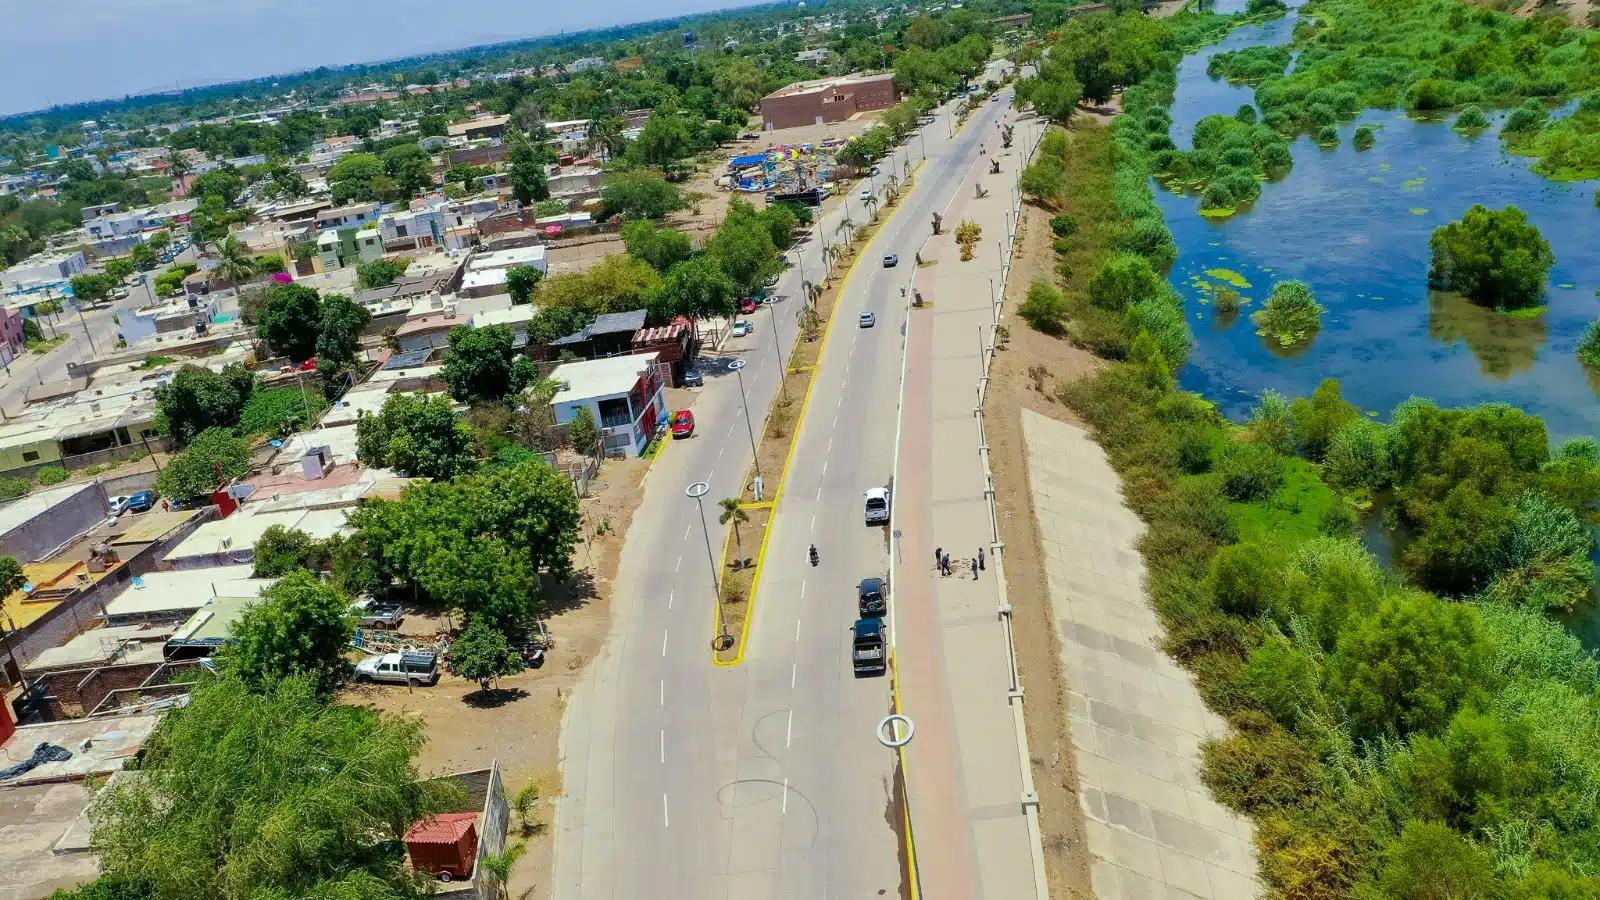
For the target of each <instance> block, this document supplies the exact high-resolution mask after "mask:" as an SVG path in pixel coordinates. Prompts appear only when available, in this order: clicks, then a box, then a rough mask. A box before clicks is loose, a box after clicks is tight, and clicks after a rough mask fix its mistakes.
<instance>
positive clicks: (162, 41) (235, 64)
mask: <svg viewBox="0 0 1600 900" xmlns="http://www.w3.org/2000/svg"><path fill="white" fill-rule="evenodd" d="M751 2H754V0H582V2H572V0H383V2H374V0H0V7H4V9H5V13H4V17H3V18H4V20H5V25H4V27H0V60H4V63H3V67H4V70H5V75H6V77H5V78H4V79H0V115H6V114H10V113H16V112H24V111H28V110H35V109H41V108H44V107H47V106H50V105H52V104H57V103H77V102H80V101H84V100H100V99H105V98H108V97H122V96H124V95H137V94H143V93H149V92H151V91H163V90H172V89H174V88H179V87H194V86H196V85H203V84H215V83H218V82H224V81H238V80H241V79H246V78H257V77H260V76H265V75H276V74H281V73H285V72H293V71H298V70H302V69H312V68H316V67H317V66H340V65H348V64H350V63H360V62H373V61H377V60H383V59H394V58H398V57H404V56H410V55H415V54H418V53H431V52H437V51H443V50H454V49H459V48H462V47H471V46H475V45H478V44H489V43H496V42H500V41H510V40H520V39H524V38H530V37H537V36H541V35H546V34H554V33H557V32H561V31H579V30H583V29H586V28H603V27H607V26H611V25H621V24H627V23H630V22H641V21H647V20H652V19H660V18H665V17H668V16H675V15H686V14H689V13H698V12H708V11H710V10H716V9H727V8H729V7H734V6H747V5H749V4H750V3H751Z"/></svg>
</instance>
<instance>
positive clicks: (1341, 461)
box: [1323, 420, 1394, 491]
mask: <svg viewBox="0 0 1600 900" xmlns="http://www.w3.org/2000/svg"><path fill="white" fill-rule="evenodd" d="M1324 458H1325V461H1326V465H1325V467H1324V469H1323V471H1324V473H1325V474H1326V476H1327V479H1328V482H1329V483H1330V484H1332V485H1333V486H1335V487H1337V488H1339V489H1341V490H1346V491H1352V490H1368V491H1375V490H1380V489H1382V488H1385V487H1388V485H1389V479H1390V478H1392V477H1393V476H1394V469H1393V467H1392V465H1391V464H1390V461H1389V436H1388V434H1387V433H1386V432H1385V430H1384V428H1383V426H1382V425H1379V424H1377V423H1375V422H1368V421H1366V420H1359V421H1351V422H1347V423H1345V424H1343V425H1341V426H1339V428H1338V430H1337V431H1335V432H1333V435H1332V437H1330V438H1329V439H1328V446H1327V453H1326V455H1325V457H1324Z"/></svg>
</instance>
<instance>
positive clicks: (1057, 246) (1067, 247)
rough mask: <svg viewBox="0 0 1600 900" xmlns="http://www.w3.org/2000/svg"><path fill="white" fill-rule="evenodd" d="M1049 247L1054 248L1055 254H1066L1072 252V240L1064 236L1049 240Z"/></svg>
mask: <svg viewBox="0 0 1600 900" xmlns="http://www.w3.org/2000/svg"><path fill="white" fill-rule="evenodd" d="M1050 249H1051V250H1054V251H1055V252H1056V254H1057V255H1060V256H1066V255H1067V254H1068V253H1071V252H1072V242H1071V241H1069V240H1067V239H1066V238H1056V239H1055V240H1054V241H1051V242H1050Z"/></svg>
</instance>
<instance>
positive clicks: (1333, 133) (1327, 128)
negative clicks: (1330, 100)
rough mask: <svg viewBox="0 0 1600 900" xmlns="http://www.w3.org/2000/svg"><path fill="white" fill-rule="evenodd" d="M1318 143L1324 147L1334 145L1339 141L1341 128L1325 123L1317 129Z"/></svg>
mask: <svg viewBox="0 0 1600 900" xmlns="http://www.w3.org/2000/svg"><path fill="white" fill-rule="evenodd" d="M1317 143H1319V144H1321V145H1322V146H1324V147H1332V146H1333V145H1335V144H1337V143H1339V129H1337V128H1335V127H1333V126H1332V125H1324V126H1322V127H1321V128H1318V129H1317Z"/></svg>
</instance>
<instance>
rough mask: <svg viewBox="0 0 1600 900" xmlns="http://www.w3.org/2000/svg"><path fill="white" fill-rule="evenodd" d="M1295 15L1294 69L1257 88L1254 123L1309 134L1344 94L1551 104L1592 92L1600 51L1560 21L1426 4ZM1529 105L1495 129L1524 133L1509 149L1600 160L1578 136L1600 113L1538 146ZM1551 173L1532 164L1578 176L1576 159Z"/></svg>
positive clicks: (1359, 98) (1424, 108) (1343, 7)
mask: <svg viewBox="0 0 1600 900" xmlns="http://www.w3.org/2000/svg"><path fill="white" fill-rule="evenodd" d="M1301 16H1302V22H1301V25H1300V27H1297V28H1296V30H1295V37H1294V41H1295V43H1294V44H1293V47H1295V48H1297V49H1298V50H1299V51H1300V56H1299V57H1298V58H1297V59H1296V61H1295V64H1294V69H1293V71H1292V72H1291V73H1289V74H1285V75H1281V76H1273V77H1269V78H1266V79H1264V80H1262V81H1260V82H1259V83H1258V84H1257V86H1256V106H1257V107H1258V108H1259V109H1260V111H1261V115H1262V120H1263V121H1264V122H1267V123H1268V124H1271V125H1272V126H1273V127H1275V128H1277V129H1279V130H1280V131H1282V132H1284V133H1285V134H1289V135H1294V134H1301V133H1308V132H1309V133H1313V134H1315V133H1316V130H1317V129H1318V128H1320V127H1321V126H1323V125H1327V124H1331V120H1330V119H1329V118H1328V113H1329V112H1330V111H1331V112H1333V113H1334V114H1335V115H1343V114H1345V111H1346V109H1347V108H1348V107H1347V106H1346V104H1349V103H1350V102H1351V101H1350V100H1349V99H1347V98H1346V96H1345V95H1352V96H1353V97H1354V105H1355V108H1380V109H1394V108H1404V109H1406V110H1410V111H1417V112H1434V111H1440V110H1447V109H1450V108H1452V107H1455V106H1460V105H1463V104H1470V105H1478V104H1487V103H1493V104H1495V105H1502V104H1504V105H1513V104H1517V103H1521V102H1523V101H1527V100H1530V99H1535V98H1539V99H1548V100H1560V99H1564V98H1568V97H1572V96H1574V95H1582V94H1584V93H1586V92H1589V91H1593V90H1594V89H1596V88H1600V52H1597V48H1596V46H1595V44H1594V38H1593V36H1592V32H1590V31H1588V30H1586V29H1581V28H1574V27H1571V26H1569V25H1568V24H1567V22H1566V21H1565V20H1563V19H1561V18H1559V17H1543V18H1534V19H1519V18H1515V17H1512V16H1510V15H1506V14H1504V13H1500V12H1495V11H1492V10H1488V9H1474V8H1472V7H1468V6H1463V5H1458V4H1454V3H1439V2H1427V0H1382V2H1379V0H1313V2H1311V3H1308V4H1306V5H1305V6H1304V7H1302V9H1301ZM1219 55H1220V54H1219ZM1231 64H1232V62H1231V61H1230V63H1229V65H1231ZM1535 105H1537V107H1538V108H1537V111H1536V110H1535V108H1534V107H1532V106H1530V107H1528V110H1527V112H1526V113H1523V114H1522V115H1521V116H1520V117H1517V116H1515V115H1514V118H1517V119H1518V121H1516V122H1515V123H1511V122H1508V125H1514V126H1515V127H1508V128H1507V129H1506V130H1505V131H1504V132H1503V135H1504V136H1505V137H1506V138H1507V142H1508V144H1511V143H1513V139H1516V138H1517V135H1519V134H1522V135H1527V136H1528V137H1526V138H1523V139H1521V140H1522V141H1523V143H1522V145H1521V146H1514V149H1516V150H1517V151H1518V152H1522V153H1527V154H1529V155H1533V156H1538V157H1540V158H1541V159H1542V158H1544V157H1545V156H1547V155H1548V154H1550V153H1552V152H1560V151H1566V152H1567V153H1568V155H1569V156H1570V155H1574V154H1577V155H1582V156H1587V157H1590V158H1592V159H1596V160H1600V145H1596V146H1587V145H1584V142H1583V141H1581V140H1577V139H1576V138H1579V137H1581V136H1585V135H1592V134H1595V133H1597V132H1600V117H1597V118H1596V119H1594V120H1585V119H1579V118H1578V117H1573V118H1574V119H1575V121H1574V122H1573V123H1572V124H1571V125H1568V126H1566V127H1565V128H1564V129H1563V130H1565V131H1570V132H1571V133H1570V134H1567V135H1563V136H1560V137H1557V138H1555V139H1554V140H1553V141H1549V142H1546V141H1543V140H1539V139H1538V138H1537V135H1540V134H1542V133H1543V131H1546V130H1549V128H1551V127H1553V126H1545V124H1544V123H1545V120H1546V118H1547V116H1546V114H1545V110H1544V108H1543V105H1542V104H1539V103H1538V100H1537V99H1536V100H1535ZM1479 112H1480V113H1481V109H1480V110H1479ZM1458 118H1459V117H1458ZM1476 118H1477V117H1476V116H1471V117H1468V118H1467V119H1466V120H1465V122H1462V123H1460V126H1459V127H1461V128H1462V129H1463V130H1466V131H1470V130H1473V129H1477V128H1481V127H1483V125H1479V124H1474V123H1475V121H1476ZM1562 121H1565V120H1562ZM1519 129H1526V130H1520V131H1519ZM1591 154H1592V156H1591ZM1594 168H1595V169H1600V163H1597V164H1596V165H1595V167H1594ZM1548 169H1549V170H1548V171H1546V170H1544V169H1541V170H1540V171H1541V173H1542V174H1546V175H1551V174H1552V173H1554V172H1558V171H1559V172H1562V173H1563V174H1565V175H1566V176H1567V177H1573V178H1581V177H1586V176H1583V175H1581V174H1578V173H1580V172H1582V171H1585V169H1584V167H1583V166H1581V165H1572V164H1570V162H1568V163H1566V164H1562V165H1552V166H1549V167H1548Z"/></svg>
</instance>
